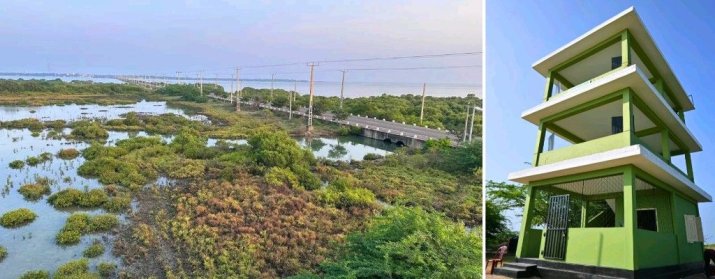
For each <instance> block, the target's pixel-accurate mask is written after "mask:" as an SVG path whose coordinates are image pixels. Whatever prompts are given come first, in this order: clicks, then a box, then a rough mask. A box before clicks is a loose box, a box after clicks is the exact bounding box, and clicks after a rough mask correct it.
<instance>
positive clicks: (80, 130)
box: [70, 121, 109, 140]
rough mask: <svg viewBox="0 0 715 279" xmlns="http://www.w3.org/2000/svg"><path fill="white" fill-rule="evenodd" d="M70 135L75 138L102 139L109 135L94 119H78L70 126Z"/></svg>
mask: <svg viewBox="0 0 715 279" xmlns="http://www.w3.org/2000/svg"><path fill="white" fill-rule="evenodd" d="M72 128H73V129H72V133H70V134H71V135H72V137H74V138H76V139H87V140H103V139H106V138H108V137H109V133H108V132H107V130H105V129H104V128H102V126H100V125H99V122H94V121H91V122H90V121H78V122H75V123H74V125H73V126H72Z"/></svg>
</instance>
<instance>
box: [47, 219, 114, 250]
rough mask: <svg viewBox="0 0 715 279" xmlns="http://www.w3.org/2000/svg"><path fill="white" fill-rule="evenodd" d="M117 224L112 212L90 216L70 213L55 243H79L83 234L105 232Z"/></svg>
mask: <svg viewBox="0 0 715 279" xmlns="http://www.w3.org/2000/svg"><path fill="white" fill-rule="evenodd" d="M118 224H119V219H118V218H117V216H116V215H112V214H99V215H94V216H91V215H89V214H87V213H72V215H70V216H69V217H68V218H67V221H66V222H65V225H64V227H63V228H62V229H61V230H60V232H59V233H57V236H56V238H55V239H56V241H57V244H61V245H74V244H77V243H79V240H80V237H81V236H82V235H83V234H88V233H98V232H106V231H108V230H111V229H112V228H114V227H116V226H117V225H118Z"/></svg>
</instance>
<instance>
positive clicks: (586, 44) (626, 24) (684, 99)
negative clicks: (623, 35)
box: [532, 7, 694, 111]
mask: <svg viewBox="0 0 715 279" xmlns="http://www.w3.org/2000/svg"><path fill="white" fill-rule="evenodd" d="M626 29H628V30H629V31H630V33H631V35H632V36H633V38H634V39H635V40H636V42H638V45H640V47H641V48H642V49H643V52H644V54H645V55H646V56H648V58H650V60H651V61H652V62H653V64H654V67H655V68H656V69H657V70H658V72H659V73H660V74H661V75H662V76H663V80H664V81H665V83H666V84H667V86H668V87H669V88H670V89H671V90H672V91H673V94H674V95H675V98H677V99H678V102H679V103H680V104H682V106H683V110H685V111H689V110H692V109H694V105H693V103H692V101H691V100H690V98H689V97H688V95H687V93H685V90H684V89H683V87H682V85H681V84H680V82H679V81H678V79H677V78H676V77H675V74H674V73H673V71H672V70H671V68H670V65H668V62H667V61H665V58H664V57H663V54H662V53H661V51H660V49H658V47H657V46H656V45H655V42H653V38H652V37H651V36H650V33H648V30H647V29H646V27H645V25H643V22H642V21H641V19H640V17H639V16H638V14H637V13H636V10H635V8H633V7H630V8H628V9H626V10H625V11H623V12H621V13H619V14H618V15H616V16H615V17H613V18H611V19H609V20H607V21H605V22H603V23H601V24H600V25H598V26H596V27H595V28H593V29H591V30H590V31H588V32H586V33H585V34H583V35H581V36H580V37H578V38H576V39H575V40H573V41H571V42H569V43H568V44H566V45H564V46H562V47H561V48H559V49H557V50H556V51H554V52H552V53H550V54H549V55H547V56H545V57H544V58H541V59H540V60H539V61H537V62H536V63H534V65H532V67H533V68H534V70H536V71H537V72H539V73H540V74H541V75H542V76H544V77H546V76H547V75H548V72H549V70H550V69H552V68H554V67H556V66H558V65H560V64H562V63H563V62H565V61H567V60H569V59H571V58H573V57H575V56H577V55H579V54H580V53H583V52H585V51H587V50H588V49H590V48H592V47H593V46H595V45H597V44H598V43H600V42H603V41H605V40H607V39H608V38H610V37H612V36H614V35H616V34H618V33H619V32H622V31H623V30H626Z"/></svg>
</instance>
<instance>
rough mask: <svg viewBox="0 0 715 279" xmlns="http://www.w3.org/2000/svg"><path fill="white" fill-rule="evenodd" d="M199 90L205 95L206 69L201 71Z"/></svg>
mask: <svg viewBox="0 0 715 279" xmlns="http://www.w3.org/2000/svg"><path fill="white" fill-rule="evenodd" d="M199 92H200V93H201V96H203V95H204V71H201V72H199Z"/></svg>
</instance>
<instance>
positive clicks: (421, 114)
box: [420, 83, 469, 129]
mask: <svg viewBox="0 0 715 279" xmlns="http://www.w3.org/2000/svg"><path fill="white" fill-rule="evenodd" d="M426 89H427V83H423V84H422V108H420V125H422V117H423V116H424V114H425V90H426ZM467 117H469V109H467ZM465 125H466V124H465ZM465 127H466V126H465ZM465 129H466V128H465Z"/></svg>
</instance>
